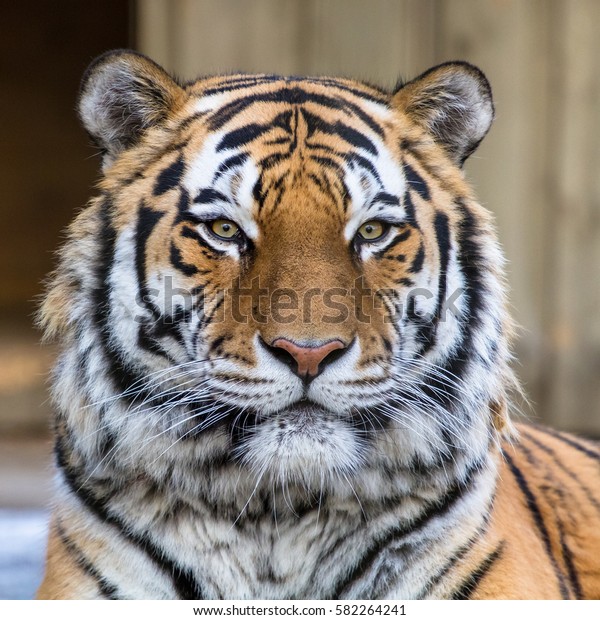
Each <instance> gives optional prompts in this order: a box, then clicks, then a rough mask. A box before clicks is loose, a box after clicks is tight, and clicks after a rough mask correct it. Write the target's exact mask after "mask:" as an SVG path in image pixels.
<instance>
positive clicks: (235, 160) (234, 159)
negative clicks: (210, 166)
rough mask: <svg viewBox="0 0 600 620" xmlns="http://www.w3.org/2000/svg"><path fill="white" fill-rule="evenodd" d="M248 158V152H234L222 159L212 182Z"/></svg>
mask: <svg viewBox="0 0 600 620" xmlns="http://www.w3.org/2000/svg"><path fill="white" fill-rule="evenodd" d="M247 159H248V153H236V154H235V155H232V156H231V157H228V158H227V159H226V160H225V161H223V162H222V163H221V164H220V165H219V167H218V168H217V171H216V172H215V176H214V177H213V183H214V182H215V181H216V180H217V179H218V178H219V177H220V176H221V175H222V174H223V173H225V172H229V171H230V170H233V169H234V168H239V167H240V166H242V165H243V164H245V163H246V160H247Z"/></svg>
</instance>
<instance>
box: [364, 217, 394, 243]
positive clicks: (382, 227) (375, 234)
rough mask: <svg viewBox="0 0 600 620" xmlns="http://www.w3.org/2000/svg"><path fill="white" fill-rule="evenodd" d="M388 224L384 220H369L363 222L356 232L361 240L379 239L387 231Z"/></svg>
mask: <svg viewBox="0 0 600 620" xmlns="http://www.w3.org/2000/svg"><path fill="white" fill-rule="evenodd" d="M388 228H389V225H388V224H386V223H385V222H378V221H377V220H371V221H369V222H365V223H364V224H363V225H362V226H361V227H360V228H359V229H358V232H357V235H358V237H359V239H360V240H361V241H377V239H381V237H383V236H384V235H385V233H386V232H387V231H388Z"/></svg>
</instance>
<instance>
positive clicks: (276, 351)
mask: <svg viewBox="0 0 600 620" xmlns="http://www.w3.org/2000/svg"><path fill="white" fill-rule="evenodd" d="M258 340H259V342H260V344H261V345H262V346H263V348H264V349H266V350H267V351H268V352H269V353H270V354H271V355H272V356H273V357H275V358H277V359H278V360H279V361H280V362H283V363H284V364H286V366H289V367H290V368H291V369H292V370H293V371H294V372H296V367H297V366H298V363H297V362H296V360H295V359H294V357H293V356H292V354H291V353H288V352H287V351H286V350H285V349H282V348H280V347H275V346H272V345H270V344H268V343H267V342H265V341H264V340H263V339H262V338H260V337H259V339H258Z"/></svg>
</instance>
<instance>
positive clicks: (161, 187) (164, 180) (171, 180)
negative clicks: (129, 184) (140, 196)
mask: <svg viewBox="0 0 600 620" xmlns="http://www.w3.org/2000/svg"><path fill="white" fill-rule="evenodd" d="M184 171H185V162H184V161H183V156H182V155H180V156H179V158H178V159H176V160H175V161H174V162H173V163H172V164H171V165H170V166H168V167H167V168H165V169H164V170H163V171H162V172H161V173H160V174H159V175H158V177H157V178H156V183H155V184H154V189H153V190H152V193H153V194H154V195H155V196H160V195H161V194H164V193H165V192H168V191H169V190H170V189H173V188H174V187H177V186H178V185H179V182H180V181H181V177H182V176H183V173H184Z"/></svg>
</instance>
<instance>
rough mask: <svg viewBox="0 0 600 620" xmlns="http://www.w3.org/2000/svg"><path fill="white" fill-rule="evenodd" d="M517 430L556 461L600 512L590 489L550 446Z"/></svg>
mask: <svg viewBox="0 0 600 620" xmlns="http://www.w3.org/2000/svg"><path fill="white" fill-rule="evenodd" d="M537 430H540V428H539V427H537ZM519 432H520V434H521V435H522V436H523V437H526V438H527V439H528V440H529V441H530V442H531V443H533V444H534V445H535V446H537V447H538V448H539V449H540V450H542V451H543V452H545V453H546V454H547V455H548V456H550V457H551V458H552V460H553V462H554V463H556V465H558V467H559V468H560V469H561V470H562V471H564V472H565V473H566V474H567V476H569V477H570V478H571V479H572V480H574V481H575V482H576V483H577V484H578V485H579V487H580V488H581V490H582V491H583V492H584V493H585V496H586V497H587V499H588V501H589V502H590V504H592V505H593V506H594V508H596V510H597V511H598V512H600V501H598V500H597V499H596V498H595V497H594V495H593V494H592V492H591V490H590V489H589V488H588V487H587V486H586V485H585V484H584V483H583V482H582V481H581V480H580V478H579V476H578V475H577V474H576V473H575V472H574V471H572V470H571V469H570V468H569V467H567V466H566V465H565V464H564V462H563V461H562V460H561V459H560V458H559V455H558V454H557V453H556V452H555V451H554V450H553V449H552V448H550V447H549V446H547V445H546V444H544V443H542V442H541V441H539V440H538V439H536V438H535V437H534V436H533V435H531V434H530V433H529V432H527V431H525V430H520V431H519Z"/></svg>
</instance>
